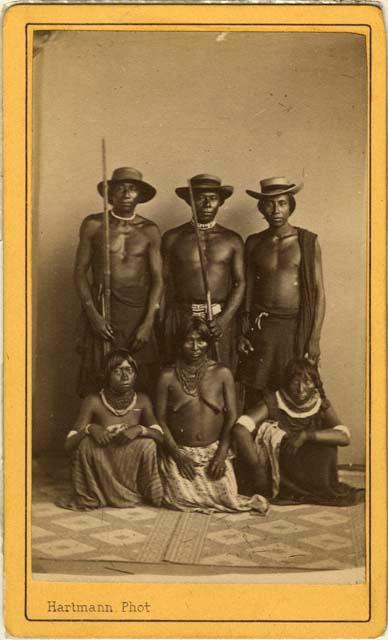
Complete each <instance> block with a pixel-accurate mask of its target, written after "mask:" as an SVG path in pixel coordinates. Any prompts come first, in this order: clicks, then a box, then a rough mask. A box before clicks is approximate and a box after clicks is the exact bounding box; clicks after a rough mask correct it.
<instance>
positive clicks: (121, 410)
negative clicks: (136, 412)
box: [100, 389, 137, 416]
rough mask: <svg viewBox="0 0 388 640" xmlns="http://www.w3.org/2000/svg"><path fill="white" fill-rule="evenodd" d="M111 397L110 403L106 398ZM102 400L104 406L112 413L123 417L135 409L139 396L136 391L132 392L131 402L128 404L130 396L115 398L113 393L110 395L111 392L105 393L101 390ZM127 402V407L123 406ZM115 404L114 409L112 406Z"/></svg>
mask: <svg viewBox="0 0 388 640" xmlns="http://www.w3.org/2000/svg"><path fill="white" fill-rule="evenodd" d="M106 393H107V395H108V396H109V401H108V400H107V398H106V395H105V394H106ZM100 398H101V400H102V404H103V405H104V406H105V407H106V408H107V409H108V410H109V411H111V412H112V413H113V414H114V415H115V416H123V415H125V414H126V413H127V412H128V411H130V410H131V409H133V407H134V406H135V404H136V400H137V395H136V392H135V391H131V395H130V398H129V402H128V395H127V394H125V395H124V397H123V398H120V399H118V398H115V397H114V395H113V394H112V393H109V391H104V389H101V391H100ZM124 402H125V406H123V404H124ZM111 403H112V404H115V405H116V406H115V407H112V404H111Z"/></svg>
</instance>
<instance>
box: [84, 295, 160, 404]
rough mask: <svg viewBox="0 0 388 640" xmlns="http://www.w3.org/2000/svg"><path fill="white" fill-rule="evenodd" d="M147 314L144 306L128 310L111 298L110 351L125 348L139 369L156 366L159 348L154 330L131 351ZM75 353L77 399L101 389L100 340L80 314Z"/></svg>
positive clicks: (101, 358) (118, 301) (101, 344)
mask: <svg viewBox="0 0 388 640" xmlns="http://www.w3.org/2000/svg"><path fill="white" fill-rule="evenodd" d="M146 313H147V309H146V307H136V306H135V307H130V306H129V305H128V304H127V303H123V302H121V301H120V300H117V299H116V298H114V297H112V300H111V323H110V324H111V326H112V329H113V332H114V335H115V337H114V340H112V341H111V343H110V350H113V349H120V348H124V349H128V350H129V351H131V354H132V355H133V357H134V358H135V360H136V362H137V364H138V365H139V368H141V366H142V365H147V364H159V349H158V345H157V341H156V336H155V331H154V328H153V329H152V331H151V335H150V339H149V340H148V342H147V343H146V344H145V345H144V347H142V348H141V349H138V350H137V351H132V350H131V345H132V343H133V341H134V339H135V336H136V332H137V330H138V328H139V326H140V325H141V323H142V322H143V320H144V318H145V316H146ZM77 351H78V353H79V354H80V356H81V366H80V372H79V378H78V385H77V386H78V392H79V395H80V396H81V397H84V396H85V395H87V394H88V393H91V392H94V391H97V390H98V389H100V388H101V386H102V363H103V359H104V357H103V341H102V340H101V338H99V336H96V334H95V333H94V332H93V330H92V328H91V326H90V324H89V321H88V319H87V317H86V315H83V320H82V326H81V328H80V331H79V336H78V338H77Z"/></svg>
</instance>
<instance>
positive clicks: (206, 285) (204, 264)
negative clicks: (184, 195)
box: [187, 180, 220, 361]
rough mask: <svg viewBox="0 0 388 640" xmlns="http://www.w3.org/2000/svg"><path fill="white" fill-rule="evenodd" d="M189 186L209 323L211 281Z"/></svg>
mask: <svg viewBox="0 0 388 640" xmlns="http://www.w3.org/2000/svg"><path fill="white" fill-rule="evenodd" d="M187 184H188V187H189V194H190V205H191V211H192V214H193V223H194V229H195V235H196V238H197V245H198V252H199V260H200V263H201V272H202V280H203V286H204V289H205V294H206V307H207V316H208V319H209V321H211V320H213V309H212V297H211V291H210V287H209V279H208V277H207V269H206V267H207V260H206V256H205V252H204V250H203V247H202V243H201V235H200V231H199V227H198V216H197V207H196V204H195V200H194V193H193V187H192V184H191V180H188V181H187ZM213 340H214V342H213V347H214V353H215V356H216V360H217V361H219V360H220V351H219V346H218V342H217V340H216V339H215V338H213Z"/></svg>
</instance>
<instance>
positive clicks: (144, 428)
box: [139, 425, 147, 436]
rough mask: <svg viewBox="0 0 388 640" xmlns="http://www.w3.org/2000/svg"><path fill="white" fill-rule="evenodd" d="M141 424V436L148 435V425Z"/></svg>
mask: <svg viewBox="0 0 388 640" xmlns="http://www.w3.org/2000/svg"><path fill="white" fill-rule="evenodd" d="M139 426H140V429H141V431H140V435H141V436H146V435H147V427H143V425H139Z"/></svg>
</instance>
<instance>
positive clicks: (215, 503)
mask: <svg viewBox="0 0 388 640" xmlns="http://www.w3.org/2000/svg"><path fill="white" fill-rule="evenodd" d="M209 341H210V333H209V330H208V327H207V325H206V324H205V323H204V322H203V321H202V320H199V319H190V320H189V321H188V322H187V323H186V324H185V325H184V326H183V327H182V330H181V333H180V335H179V337H178V349H179V350H180V357H179V358H178V360H177V362H176V363H175V365H174V366H173V367H169V368H167V369H165V370H164V371H163V372H162V375H161V377H160V380H159V384H158V394H157V404H156V406H157V411H156V412H157V417H158V420H159V423H160V425H161V426H162V428H163V431H164V441H165V449H166V455H164V456H163V458H162V460H161V471H162V480H163V484H164V504H165V505H166V506H169V507H172V508H175V509H179V510H182V511H203V512H208V511H248V510H250V509H256V510H258V511H260V512H261V513H265V512H266V511H267V509H268V504H267V501H266V500H265V499H264V498H263V497H262V496H252V497H251V498H248V497H247V496H240V495H238V493H237V484H236V479H235V475H234V472H233V467H232V464H231V461H230V457H231V456H230V452H229V445H230V432H231V429H232V426H233V424H234V422H235V419H236V399H235V391H234V381H233V377H232V374H231V372H230V371H229V369H228V368H227V367H225V366H223V365H221V364H218V363H216V362H214V361H213V360H210V359H209V357H208V349H209Z"/></svg>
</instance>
